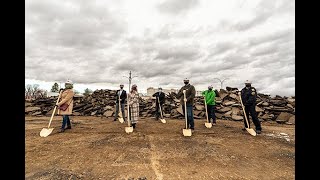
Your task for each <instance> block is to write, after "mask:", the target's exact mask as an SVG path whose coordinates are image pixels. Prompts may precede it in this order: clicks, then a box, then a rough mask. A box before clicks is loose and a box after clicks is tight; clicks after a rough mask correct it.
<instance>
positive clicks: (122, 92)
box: [114, 84, 127, 121]
mask: <svg viewBox="0 0 320 180" xmlns="http://www.w3.org/2000/svg"><path fill="white" fill-rule="evenodd" d="M123 87H124V85H123V84H120V89H119V90H117V93H116V95H115V96H116V98H117V100H116V113H115V117H114V121H117V119H118V113H119V99H120V104H121V113H122V117H123V120H124V121H126V120H125V113H124V105H125V100H126V99H127V92H126V91H125V90H124V89H123Z"/></svg>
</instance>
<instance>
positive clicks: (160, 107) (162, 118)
mask: <svg viewBox="0 0 320 180" xmlns="http://www.w3.org/2000/svg"><path fill="white" fill-rule="evenodd" d="M157 98H158V103H159V107H160V115H161V119H163V115H162V109H161V104H160V100H159V97H157Z"/></svg>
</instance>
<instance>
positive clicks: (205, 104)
mask: <svg viewBox="0 0 320 180" xmlns="http://www.w3.org/2000/svg"><path fill="white" fill-rule="evenodd" d="M203 97H204V106H205V107H206V116H207V122H208V123H209V118H208V109H207V102H206V97H205V96H203Z"/></svg>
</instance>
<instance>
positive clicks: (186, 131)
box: [182, 129, 192, 136]
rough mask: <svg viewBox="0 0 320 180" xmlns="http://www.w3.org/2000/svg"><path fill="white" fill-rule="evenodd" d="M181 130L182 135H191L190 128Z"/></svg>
mask: <svg viewBox="0 0 320 180" xmlns="http://www.w3.org/2000/svg"><path fill="white" fill-rule="evenodd" d="M182 132H183V136H191V135H192V133H191V129H183V130H182Z"/></svg>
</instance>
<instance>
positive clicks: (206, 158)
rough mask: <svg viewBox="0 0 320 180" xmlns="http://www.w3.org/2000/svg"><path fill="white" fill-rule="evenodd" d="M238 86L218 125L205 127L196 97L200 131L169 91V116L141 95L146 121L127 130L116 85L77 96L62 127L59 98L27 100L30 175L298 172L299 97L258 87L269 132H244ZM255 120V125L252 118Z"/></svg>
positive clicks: (131, 177)
mask: <svg viewBox="0 0 320 180" xmlns="http://www.w3.org/2000/svg"><path fill="white" fill-rule="evenodd" d="M237 91H238V89H236V88H230V87H228V88H227V89H226V90H224V89H221V90H220V92H219V94H220V97H217V98H216V102H217V105H216V111H215V115H216V117H217V124H216V125H215V126H212V127H211V128H207V127H206V126H205V123H206V113H205V108H204V100H203V97H201V96H198V97H196V98H195V105H194V107H193V109H194V118H195V120H194V121H195V130H194V131H192V136H190V137H186V136H184V135H183V129H184V128H185V121H184V116H183V113H182V110H181V104H180V103H179V100H177V99H176V98H175V96H174V92H172V93H167V94H166V101H165V104H164V106H163V115H164V117H163V118H165V120H166V123H162V122H161V121H159V120H158V121H157V120H155V118H154V111H155V102H154V99H153V98H151V97H150V98H147V99H141V100H140V104H139V106H140V112H139V116H140V117H139V122H138V123H137V127H136V128H135V129H134V130H133V132H132V133H126V131H125V128H126V127H127V126H128V124H127V123H126V122H124V123H120V122H119V121H113V120H114V113H115V100H116V99H115V98H114V95H115V91H113V90H107V89H105V90H96V91H94V92H93V93H92V94H91V95H88V96H84V97H77V98H74V108H73V115H72V116H70V119H71V124H72V128H71V129H67V130H66V131H65V132H64V133H58V130H59V129H60V127H61V121H62V116H60V115H54V116H53V119H52V123H51V126H50V127H51V128H53V131H52V132H51V134H50V135H49V136H47V137H41V136H40V131H42V129H43V128H46V127H47V126H48V123H49V120H50V117H51V115H52V113H53V107H54V104H55V101H56V97H49V98H39V99H35V100H32V101H26V102H25V177H26V179H42V180H44V179H119V180H138V179H139V180H143V179H164V180H165V179H219V180H221V179H226V180H227V179H228V180H229V179H259V180H263V179H266V180H267V179H268V180H270V179H295V98H294V97H281V96H275V97H270V96H268V95H264V94H258V99H257V105H256V111H257V113H258V118H259V121H260V122H261V126H262V133H261V134H257V135H256V136H252V135H250V134H249V133H248V132H247V131H243V130H242V128H243V126H244V124H243V123H244V122H243V121H244V118H243V117H244V116H243V110H242V109H241V104H240V103H239V96H237ZM251 126H253V128H254V125H253V124H252V122H251Z"/></svg>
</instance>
